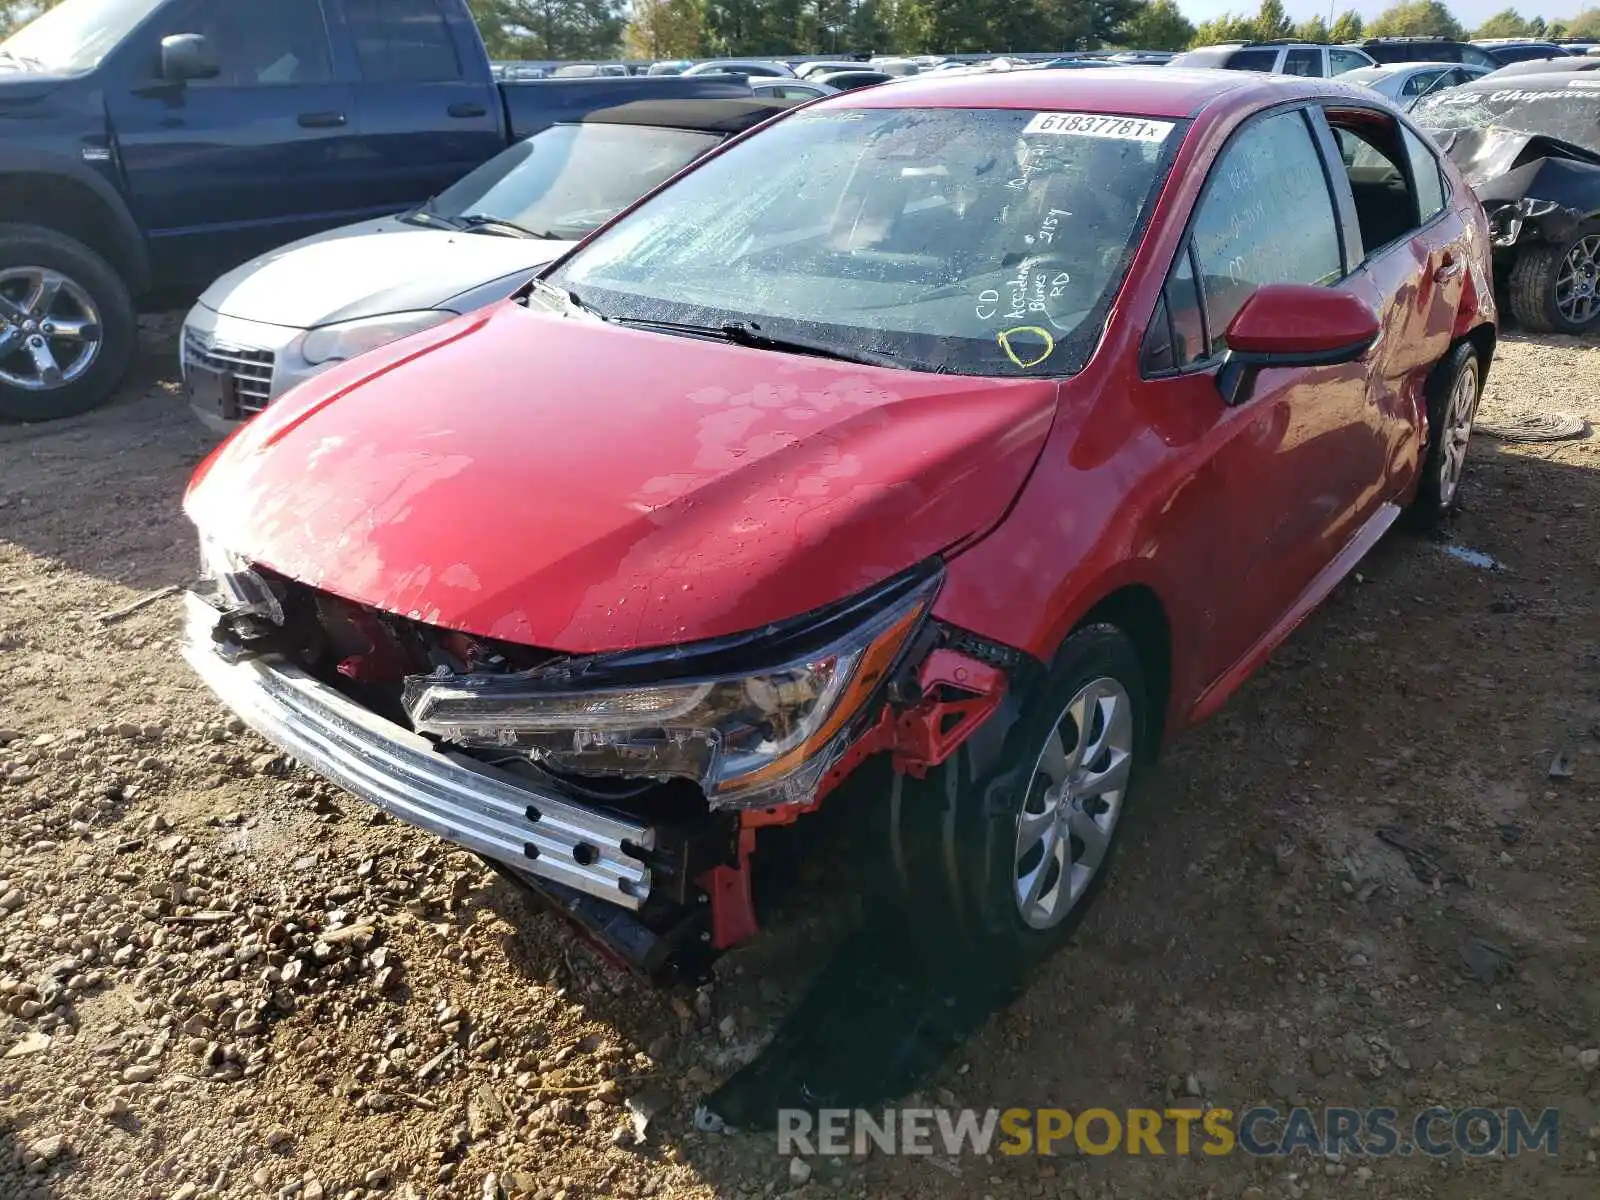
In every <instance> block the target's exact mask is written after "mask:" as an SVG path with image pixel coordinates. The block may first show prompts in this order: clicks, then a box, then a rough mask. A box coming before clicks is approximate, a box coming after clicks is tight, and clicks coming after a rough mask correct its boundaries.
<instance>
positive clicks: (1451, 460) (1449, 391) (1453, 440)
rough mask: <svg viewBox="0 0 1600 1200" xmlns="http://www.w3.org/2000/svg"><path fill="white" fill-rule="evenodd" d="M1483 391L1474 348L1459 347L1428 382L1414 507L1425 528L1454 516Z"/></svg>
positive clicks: (1481, 377) (1476, 351)
mask: <svg viewBox="0 0 1600 1200" xmlns="http://www.w3.org/2000/svg"><path fill="white" fill-rule="evenodd" d="M1482 391H1483V372H1482V367H1481V364H1480V363H1479V360H1478V350H1477V347H1476V346H1474V345H1472V343H1471V342H1461V343H1459V344H1458V345H1456V346H1455V347H1454V348H1453V349H1452V350H1451V351H1450V353H1449V354H1448V355H1446V356H1445V358H1444V361H1443V362H1441V363H1440V364H1439V365H1438V366H1437V367H1436V368H1434V372H1433V375H1432V377H1431V378H1430V379H1429V380H1428V453H1427V457H1426V458H1425V459H1424V460H1423V464H1422V481H1421V483H1419V484H1418V486H1417V498H1416V500H1415V502H1414V503H1413V505H1412V512H1413V514H1414V515H1415V517H1416V519H1417V520H1419V521H1421V522H1422V523H1423V524H1424V525H1426V524H1429V523H1437V522H1438V521H1440V520H1442V519H1443V518H1445V517H1446V516H1448V515H1449V514H1450V513H1451V512H1453V511H1454V510H1455V507H1456V500H1457V497H1458V495H1459V493H1460V490H1461V475H1462V472H1463V470H1464V469H1465V468H1466V463H1467V444H1468V442H1469V441H1470V440H1471V438H1472V424H1473V422H1474V421H1475V420H1476V419H1477V416H1478V397H1479V396H1480V395H1481V393H1482Z"/></svg>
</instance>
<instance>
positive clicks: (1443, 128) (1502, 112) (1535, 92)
mask: <svg viewBox="0 0 1600 1200" xmlns="http://www.w3.org/2000/svg"><path fill="white" fill-rule="evenodd" d="M1411 116H1412V119H1413V120H1415V121H1416V122H1417V124H1419V125H1421V126H1422V127H1423V128H1425V129H1427V130H1428V131H1429V132H1430V133H1434V134H1443V133H1455V132H1460V131H1462V130H1467V129H1486V128H1490V127H1494V128H1497V129H1513V130H1516V131H1517V132H1519V133H1542V134H1544V135H1545V136H1546V137H1555V138H1560V139H1561V140H1562V141H1566V142H1575V143H1576V144H1578V145H1579V146H1582V147H1583V148H1584V149H1586V150H1593V151H1595V152H1596V153H1600V79H1594V80H1589V79H1583V80H1572V81H1570V82H1569V83H1568V84H1567V86H1565V87H1549V88H1535V87H1522V88H1515V87H1508V88H1499V89H1497V90H1495V91H1478V90H1474V91H1468V90H1466V89H1465V88H1455V89H1452V90H1451V91H1448V92H1439V93H1437V94H1435V95H1432V96H1429V97H1427V98H1426V99H1424V100H1423V101H1422V102H1421V103H1420V104H1418V105H1417V106H1416V107H1415V108H1414V109H1412V110H1411ZM1440 140H1441V141H1443V139H1440Z"/></svg>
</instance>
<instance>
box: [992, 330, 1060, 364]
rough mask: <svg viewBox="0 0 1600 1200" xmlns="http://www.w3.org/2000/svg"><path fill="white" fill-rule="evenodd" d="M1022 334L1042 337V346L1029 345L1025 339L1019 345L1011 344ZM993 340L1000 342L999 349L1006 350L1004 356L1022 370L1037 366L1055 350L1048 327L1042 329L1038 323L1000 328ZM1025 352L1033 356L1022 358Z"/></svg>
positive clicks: (1054, 342)
mask: <svg viewBox="0 0 1600 1200" xmlns="http://www.w3.org/2000/svg"><path fill="white" fill-rule="evenodd" d="M1023 334H1032V335H1033V336H1034V337H1037V338H1042V339H1044V346H1043V348H1042V349H1041V348H1040V347H1038V346H1031V345H1029V344H1028V343H1027V341H1024V342H1023V344H1022V345H1021V346H1020V347H1019V346H1016V345H1013V344H1012V339H1013V338H1017V337H1021V336H1022V335H1023ZM995 341H997V342H999V343H1000V349H1002V350H1004V351H1005V352H1006V357H1007V358H1009V359H1010V360H1011V361H1012V362H1014V363H1016V364H1017V366H1019V367H1021V368H1023V369H1024V370H1026V369H1027V368H1029V367H1037V366H1038V365H1039V364H1040V363H1042V362H1043V361H1044V360H1045V359H1047V358H1049V357H1050V356H1051V355H1052V354H1054V353H1055V352H1056V339H1055V337H1054V335H1052V334H1051V332H1050V331H1049V330H1048V329H1043V328H1041V327H1040V326H1038V325H1018V326H1017V327H1016V328H1015V329H1002V330H1001V331H1000V332H999V333H997V334H996V335H995ZM1026 354H1031V355H1033V357H1032V358H1024V357H1023V355H1026Z"/></svg>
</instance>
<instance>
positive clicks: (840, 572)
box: [187, 68, 1495, 967]
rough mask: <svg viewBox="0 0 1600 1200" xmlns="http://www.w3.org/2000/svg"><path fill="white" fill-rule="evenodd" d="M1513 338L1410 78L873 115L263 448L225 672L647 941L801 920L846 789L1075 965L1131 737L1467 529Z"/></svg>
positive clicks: (219, 461)
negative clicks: (1344, 591)
mask: <svg viewBox="0 0 1600 1200" xmlns="http://www.w3.org/2000/svg"><path fill="white" fill-rule="evenodd" d="M1494 347H1495V310H1494V304H1493V299H1492V292H1491V286H1490V264H1489V237H1488V230H1487V226H1486V223H1485V221H1484V218H1483V214H1482V212H1481V211H1480V209H1479V207H1478V205H1477V203H1476V202H1475V201H1474V200H1473V198H1472V194H1471V192H1470V191H1469V190H1468V189H1467V188H1466V187H1465V186H1464V185H1463V184H1462V182H1461V179H1460V177H1459V176H1458V174H1457V173H1456V170H1455V168H1454V167H1453V166H1452V165H1451V164H1450V163H1449V162H1448V160H1444V159H1441V158H1440V157H1439V156H1438V154H1437V153H1436V152H1435V150H1434V148H1433V146H1432V145H1431V143H1430V142H1429V141H1428V140H1427V139H1426V138H1424V137H1423V136H1421V135H1419V134H1418V133H1417V131H1416V130H1415V129H1413V128H1412V127H1411V126H1410V125H1409V124H1408V123H1407V122H1406V120H1405V118H1404V117H1402V116H1401V115H1400V114H1398V113H1397V112H1396V111H1395V110H1394V109H1393V108H1391V107H1390V106H1389V105H1388V104H1387V103H1386V102H1385V101H1384V100H1383V99H1382V98H1381V97H1380V96H1378V95H1377V94H1376V93H1374V92H1371V91H1368V90H1365V89H1362V90H1357V89H1354V88H1346V87H1342V86H1340V85H1337V84H1331V83H1323V82H1318V81H1314V80H1292V81H1291V80H1287V79H1281V78H1266V77H1261V76H1257V75H1250V74H1246V73H1241V72H1184V71H1174V70H1144V69H1133V68H1130V69H1127V70H1122V71H1105V72H1017V73H1013V74H1011V75H988V76H978V77H969V78H937V77H934V78H930V79H928V80H925V81H918V80H913V81H907V82H903V83H898V84H896V85H895V86H894V87H884V88H877V89H872V90H869V91H864V92H861V93H857V94H854V95H850V96H840V97H835V98H831V99H829V100H826V101H823V102H820V103H817V104H814V105H810V106H807V107H805V108H803V109H800V110H797V111H796V112H795V113H793V114H791V115H788V116H785V117H781V118H778V119H776V120H774V121H772V122H770V123H768V124H767V125H765V126H763V127H762V128H761V129H760V130H758V131H756V132H755V133H753V134H751V135H748V136H745V137H743V138H740V139H736V140H735V141H733V142H731V143H729V145H728V146H727V147H726V148H724V149H723V150H721V151H718V152H717V153H715V154H713V155H712V156H710V157H708V158H706V159H704V160H702V162H701V163H700V164H699V165H697V166H695V167H693V168H691V169H690V170H688V171H687V172H686V173H685V174H683V175H681V176H680V177H679V178H678V179H676V180H675V181H673V182H671V183H670V184H668V185H667V186H666V187H664V188H663V189H662V190H660V191H658V192H656V193H655V194H654V195H652V196H650V197H648V198H646V199H645V200H644V201H642V202H641V203H640V204H639V205H638V206H636V207H635V208H634V209H632V210H631V211H629V212H627V213H625V214H624V215H623V216H621V217H620V218H618V219H617V220H616V221H614V222H613V223H611V224H610V225H609V226H608V227H606V228H605V229H603V230H602V231H600V232H599V233H598V234H596V235H595V236H593V237H591V238H590V239H589V241H588V242H587V243H585V244H584V245H582V246H580V247H579V248H578V249H577V250H576V251H574V252H573V253H572V254H570V255H569V256H568V257H566V258H565V259H563V260H562V261H560V262H559V263H557V264H556V265H555V266H554V267H553V268H551V269H549V270H548V271H547V272H546V274H545V276H544V277H543V278H542V279H540V280H539V281H537V282H536V283H534V284H533V285H531V286H530V288H529V289H527V290H526V291H525V293H524V294H523V295H521V296H520V297H518V298H517V299H515V300H512V301H508V302H507V303H505V304H503V305H501V306H499V307H496V308H492V309H489V310H486V311H484V312H481V313H479V314H476V315H473V316H468V317H463V318H461V319H459V320H457V321H454V322H452V323H450V324H448V325H444V326H441V327H439V328H437V329H434V330H431V331H429V332H426V333H422V334H418V335H416V336H413V337H411V338H409V339H407V340H405V341H402V342H398V343H396V344H394V345H392V346H390V347H387V348H385V349H382V350H379V351H376V352H374V353H372V354H369V355H367V356H366V357H363V358H360V359H358V360H356V361H353V362H351V363H348V364H345V365H344V366H342V367H340V368H338V369H336V370H335V371H333V372H330V373H328V374H327V375H324V376H322V377H319V378H318V379H316V380H314V381H312V382H310V383H308V384H306V385H304V386H302V387H301V388H300V389H298V390H297V391H295V392H293V393H291V394H290V396H288V397H287V398H286V399H285V400H284V401H283V402H281V403H280V404H278V405H276V406H274V407H273V408H272V409H270V410H269V411H268V412H267V413H266V415H264V416H263V417H261V418H260V419H258V420H257V421H255V422H254V423H253V424H251V425H249V426H247V427H246V428H245V429H244V430H242V431H241V432H240V433H239V434H237V435H235V436H234V438H233V439H232V440H231V441H229V442H228V443H227V444H226V445H225V446H223V447H222V448H221V449H220V450H219V451H218V452H217V453H216V454H215V455H214V456H213V457H212V459H211V460H210V461H209V462H208V463H206V464H205V466H204V467H202V469H201V470H200V472H199V473H198V475H197V476H196V479H195V481H194V483H193V486H192V488H191V490H190V493H189V496H188V499H187V509H188V512H189V513H190V515H191V516H192V518H193V519H194V521H195V523H196V524H197V525H198V526H199V529H200V531H201V539H202V549H203V554H204V558H205V561H206V564H207V573H206V578H205V579H204V580H203V581H202V583H201V584H200V585H199V586H198V587H197V589H196V591H195V592H194V593H193V594H192V596H191V599H190V620H191V636H190V641H189V647H188V651H187V656H188V658H189V660H190V661H191V662H192V663H193V664H194V666H195V667H196V668H197V669H198V671H199V673H200V674H201V675H202V676H203V677H204V678H205V679H206V681H207V682H208V683H209V684H210V685H211V686H212V687H213V688H215V689H216V691H217V692H218V693H219V694H220V695H221V696H222V698H223V699H224V700H225V701H226V702H227V703H228V704H229V705H230V706H232V707H233V708H234V709H235V710H236V711H237V712H238V713H239V714H240V715H241V716H243V717H244V718H245V719H246V720H247V721H249V722H250V723H251V724H253V725H254V726H255V727H256V728H257V729H259V730H260V731H261V732H262V733H263V734H265V735H266V737H268V738H269V739H272V740H274V741H275V742H277V743H278V744H279V745H281V746H282V747H284V748H285V749H286V750H287V751H288V752H289V753H290V754H292V755H293V756H294V757H296V758H297V759H299V760H301V761H302V762H303V763H306V764H308V765H309V766H311V767H312V768H314V769H316V770H319V771H321V772H323V773H324V774H326V775H327V776H328V777H330V778H332V779H334V780H336V781H338V782H339V783H340V784H342V785H344V786H345V787H347V788H349V789H350V790H352V791H353V792H355V793H357V794H358V795H360V796H362V797H363V798H365V799H367V800H368V801H370V802H372V803H374V804H377V805H380V806H382V807H384V808H386V809H388V810H390V811H391V812H392V813H394V814H396V815H397V816H399V817H401V818H403V819H405V820H408V821H411V822H413V823H415V824H417V825H419V826H421V827H423V828H425V829H428V830H431V831H433V832H434V833H436V834H438V835H440V836H441V837H444V838H447V839H449V840H451V841H453V842H456V843H458V844H460V845H462V846H466V847H468V848H470V849H472V850H475V851H477V852H478V853H480V854H482V855H484V856H485V857H487V858H488V859H490V860H492V861H494V862H496V863H497V864H499V865H500V866H502V867H504V868H506V869H509V870H511V871H514V872H515V873H517V874H518V875H519V876H520V877H522V878H523V879H524V880H526V881H527V882H529V883H530V885H531V886H534V887H535V888H537V889H538V890H541V891H542V892H544V893H545V894H546V895H547V896H548V897H550V898H551V899H552V900H554V901H555V902H557V903H559V904H560V905H561V906H562V907H563V908H565V909H566V910H567V911H568V912H570V913H572V914H574V915H575V916H577V917H578V918H579V919H580V920H582V921H584V922H585V923H586V924H587V925H589V927H590V928H591V929H592V930H594V931H595V932H596V933H597V935H598V936H601V937H603V938H604V939H606V940H607V942H608V943H609V944H610V945H611V947H612V948H613V949H615V950H616V951H617V952H618V953H619V954H621V955H623V956H624V957H626V958H628V959H629V960H630V961H632V962H635V963H637V964H639V965H641V966H644V967H654V966H657V965H659V964H660V963H661V962H662V961H663V960H664V959H665V958H666V957H667V956H669V955H670V954H671V952H672V951H673V949H674V948H675V947H677V946H679V945H681V944H683V943H684V942H693V943H698V942H700V941H701V940H709V941H710V942H711V943H712V944H713V945H715V946H718V947H725V946H728V945H731V944H733V943H735V942H737V941H738V940H740V939H741V938H744V937H747V936H749V935H750V934H751V933H753V932H754V931H755V928H756V920H755V914H754V910H753V907H752V904H751V889H750V880H751V860H752V854H753V852H754V851H755V849H756V847H757V845H758V842H759V841H761V840H764V838H765V836H766V835H765V834H763V832H762V831H764V830H767V829H769V828H770V827H772V826H779V825H786V824H789V823H792V822H794V821H795V820H797V819H798V818H800V817H802V816H803V815H805V814H807V813H810V812H812V811H814V810H815V809H817V808H818V806H819V805H821V804H822V803H823V802H824V801H828V802H829V803H830V804H840V805H843V804H847V803H852V802H854V803H860V804H864V805H869V806H875V807H874V808H873V809H872V811H873V813H874V817H875V819H874V820H873V821H870V822H867V823H865V824H864V825H863V826H862V828H868V829H871V830H873V831H874V832H873V833H871V834H862V835H860V836H871V837H875V838H879V839H881V844H879V845H877V846H875V847H873V848H872V851H873V854H874V855H875V857H874V858H873V861H875V862H876V863H878V864H879V866H878V868H877V870H876V872H875V874H876V877H877V879H878V880H879V881H882V882H885V883H887V884H889V885H890V887H891V888H892V889H893V890H894V891H896V892H898V893H901V894H903V895H904V896H905V897H907V898H908V899H909V900H911V901H912V902H913V903H914V904H915V905H917V906H918V907H917V911H919V912H922V913H931V912H943V913H947V914H950V915H951V916H952V917H953V919H954V921H955V923H956V927H957V928H958V929H959V930H960V931H961V932H962V934H963V936H968V937H971V938H973V939H975V940H977V941H979V942H981V943H983V944H986V945H988V946H991V947H995V946H998V947H1006V948H1011V949H1017V948H1021V949H1024V950H1026V949H1032V948H1036V947H1045V946H1048V945H1050V944H1052V943H1053V942H1055V941H1056V940H1058V939H1059V938H1060V937H1062V936H1063V934H1064V931H1065V930H1066V929H1068V928H1069V927H1070V925H1071V923H1072V921H1073V920H1074V919H1075V918H1076V917H1077V916H1078V915H1079V914H1081V912H1082V911H1083V909H1084V907H1085V905H1086V903H1087V901H1088V899H1089V897H1090V895H1091V894H1092V891H1093V889H1094V886H1095V883H1096V882H1097V880H1098V879H1100V878H1101V877H1102V875H1103V873H1104V868H1105V864H1106V861H1107V854H1108V852H1109V851H1110V849H1111V846H1112V842H1113V838H1114V837H1115V835H1116V832H1117V829H1118V826H1119V823H1120V820H1121V817H1122V815H1123V813H1124V812H1125V810H1126V808H1127V805H1128V804H1129V803H1130V802H1131V801H1132V800H1133V799H1134V795H1135V792H1136V791H1137V784H1138V780H1139V775H1138V774H1136V773H1135V772H1134V765H1135V763H1136V762H1137V761H1140V760H1142V759H1144V758H1146V757H1148V756H1150V755H1153V754H1154V753H1155V752H1156V751H1157V749H1158V748H1159V746H1160V745H1161V743H1162V742H1163V740H1164V739H1167V738H1170V737H1172V736H1173V735H1174V734H1176V733H1178V732H1179V731H1181V730H1183V729H1184V728H1186V727H1188V726H1191V725H1193V724H1194V723H1196V722H1197V721H1200V720H1201V719H1202V718H1204V717H1205V716H1207V715H1208V714H1210V713H1212V712H1214V711H1215V710H1216V709H1217V708H1218V707H1219V706H1220V705H1221V704H1222V703H1223V702H1224V701H1225V700H1226V699H1227V697H1228V696H1229V694H1230V693H1232V692H1233V691H1234V689H1235V688H1237V687H1238V686H1239V684H1240V683H1241V682H1242V681H1243V680H1244V679H1245V678H1246V677H1247V676H1248V675H1249V674H1250V673H1251V672H1252V671H1253V670H1254V669H1255V668H1256V667H1257V666H1258V665H1259V664H1260V663H1261V662H1262V661H1263V660H1264V659H1265V658H1266V657H1267V655H1268V654H1269V653H1270V652H1271V651H1272V649H1273V648H1274V647H1275V646H1276V645H1277V644H1278V643H1279V642H1280V641H1282V640H1283V638H1284V637H1286V636H1287V635H1288V633H1289V632H1290V631H1291V630H1292V629H1293V628H1294V627H1295V625H1296V624H1297V623H1298V622H1299V621H1300V620H1301V619H1302V618H1303V617H1304V616H1305V615H1306V614H1307V612H1309V611H1310V610H1311V608H1312V607H1313V606H1314V605H1316V604H1317V603H1318V601H1320V600H1321V599H1322V598H1323V597H1324V596H1326V595H1327V594H1328V592H1329V591H1330V589H1332V588H1333V587H1334V585H1335V584H1336V583H1337V582H1338V581H1339V579H1340V578H1341V577H1342V576H1343V575H1345V574H1346V573H1347V572H1348V571H1349V570H1350V569H1351V567H1352V566H1353V565H1354V564H1355V563H1356V562H1357V561H1358V560H1359V559H1360V558H1361V556H1362V555H1363V554H1364V553H1366V551H1367V550H1368V549H1370V548H1371V547H1372V545H1373V544H1374V543H1375V542H1376V541H1377V540H1378V539H1379V537H1381V536H1382V534H1383V533H1384V531H1385V530H1386V529H1388V528H1389V526H1390V525H1391V524H1392V523H1393V522H1394V521H1395V520H1396V518H1397V517H1399V516H1400V515H1401V514H1402V512H1403V511H1404V510H1406V509H1407V508H1410V509H1413V510H1415V511H1416V512H1417V513H1418V514H1419V515H1420V516H1421V517H1423V518H1424V519H1426V518H1432V517H1437V516H1439V515H1441V514H1443V513H1445V512H1446V511H1448V510H1449V509H1450V507H1451V506H1452V504H1453V502H1454V500H1455V497H1456V490H1457V487H1458V484H1459V482H1460V479H1461V471H1462V465H1463V461H1464V458H1465V454H1466V450H1467V441H1468V437H1469V435H1470V433H1471V431H1472V423H1473V417H1474V413H1475V410H1476V406H1477V402H1478V396H1479V392H1480V390H1481V387H1482V383H1483V378H1484V373H1485V372H1486V371H1487V370H1488V367H1489V363H1490V360H1491V358H1492V356H1493V353H1494ZM704 914H708V915H706V916H705V924H704V925H703V926H702V925H701V924H700V921H701V919H702V915H704Z"/></svg>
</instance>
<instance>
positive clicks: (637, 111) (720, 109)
mask: <svg viewBox="0 0 1600 1200" xmlns="http://www.w3.org/2000/svg"><path fill="white" fill-rule="evenodd" d="M798 103H799V101H797V100H777V99H773V98H770V97H766V96H762V97H752V98H750V99H748V100H747V99H745V98H743V97H734V98H733V99H729V100H633V101H630V102H629V103H627V104H616V105H613V106H612V107H610V108H597V109H595V110H594V111H593V112H590V113H585V114H584V115H583V116H582V117H580V118H579V119H578V121H577V122H576V123H577V124H582V125H648V126H653V127H655V128H658V129H690V130H695V131H697V132H700V133H743V132H744V131H745V130H746V129H750V128H752V127H754V126H756V125H759V124H761V122H763V121H765V120H766V119H767V118H768V117H775V116H777V115H778V114H779V113H781V112H787V111H788V110H789V109H791V108H793V107H794V106H795V105H796V104H798Z"/></svg>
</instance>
